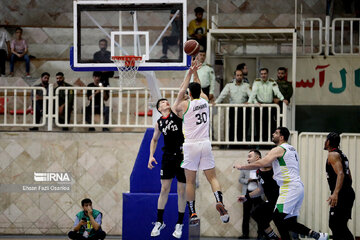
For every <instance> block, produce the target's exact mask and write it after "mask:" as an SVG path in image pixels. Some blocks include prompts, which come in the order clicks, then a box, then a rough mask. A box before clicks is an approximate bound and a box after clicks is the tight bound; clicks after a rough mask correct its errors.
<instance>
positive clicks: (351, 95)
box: [296, 57, 360, 105]
mask: <svg viewBox="0 0 360 240" xmlns="http://www.w3.org/2000/svg"><path fill="white" fill-rule="evenodd" d="M296 70H297V73H296V75H297V80H296V104H297V105H360V57H328V58H326V59H324V58H323V57H317V58H313V59H312V58H298V59H297V69H296Z"/></svg>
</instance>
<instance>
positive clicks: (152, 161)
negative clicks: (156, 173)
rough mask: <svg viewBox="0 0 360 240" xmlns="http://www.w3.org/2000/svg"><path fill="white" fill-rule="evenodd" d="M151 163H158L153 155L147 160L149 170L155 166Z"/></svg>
mask: <svg viewBox="0 0 360 240" xmlns="http://www.w3.org/2000/svg"><path fill="white" fill-rule="evenodd" d="M153 163H155V164H158V163H157V161H156V159H155V158H154V157H152V158H150V159H149V162H148V168H149V169H150V170H151V169H153V168H154V167H155V166H154V165H153Z"/></svg>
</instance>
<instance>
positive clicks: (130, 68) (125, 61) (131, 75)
mask: <svg viewBox="0 0 360 240" xmlns="http://www.w3.org/2000/svg"><path fill="white" fill-rule="evenodd" d="M111 60H112V61H113V62H114V63H115V65H116V67H117V69H118V70H119V80H120V86H122V87H124V86H134V85H135V78H136V73H137V72H138V69H139V66H140V63H142V62H143V60H142V57H139V56H112V57H111Z"/></svg>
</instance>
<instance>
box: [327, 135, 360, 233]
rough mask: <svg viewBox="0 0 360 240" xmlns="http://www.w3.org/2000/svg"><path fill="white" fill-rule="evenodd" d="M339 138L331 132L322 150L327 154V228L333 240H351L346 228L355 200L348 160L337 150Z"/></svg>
mask: <svg viewBox="0 0 360 240" xmlns="http://www.w3.org/2000/svg"><path fill="white" fill-rule="evenodd" d="M339 144H340V136H339V134H337V133H334V132H331V133H329V135H328V136H327V137H326V141H325V146H324V150H327V151H328V152H329V154H328V158H327V161H326V173H327V180H328V183H329V187H330V191H331V196H330V197H329V199H328V202H329V205H330V214H329V227H330V229H331V231H332V233H333V239H334V240H340V239H341V240H353V239H354V236H353V235H352V233H351V232H350V230H349V228H348V227H347V223H348V221H349V219H351V209H352V207H353V204H354V200H355V192H354V189H353V188H352V187H351V184H352V178H351V173H350V169H349V160H348V158H347V157H346V156H345V154H344V153H343V152H342V151H341V150H340V149H339Z"/></svg>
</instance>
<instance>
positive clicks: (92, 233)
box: [68, 198, 106, 240]
mask: <svg viewBox="0 0 360 240" xmlns="http://www.w3.org/2000/svg"><path fill="white" fill-rule="evenodd" d="M81 206H82V208H83V210H82V211H80V212H78V213H77V214H76V217H75V222H74V228H73V231H70V232H69V233H68V237H69V238H70V239H76V240H80V239H89V240H98V239H101V240H102V239H105V237H106V233H105V232H104V231H103V230H102V229H101V223H102V213H101V212H100V211H98V210H96V209H93V208H92V202H91V200H90V199H89V198H85V199H83V200H82V201H81Z"/></svg>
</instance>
